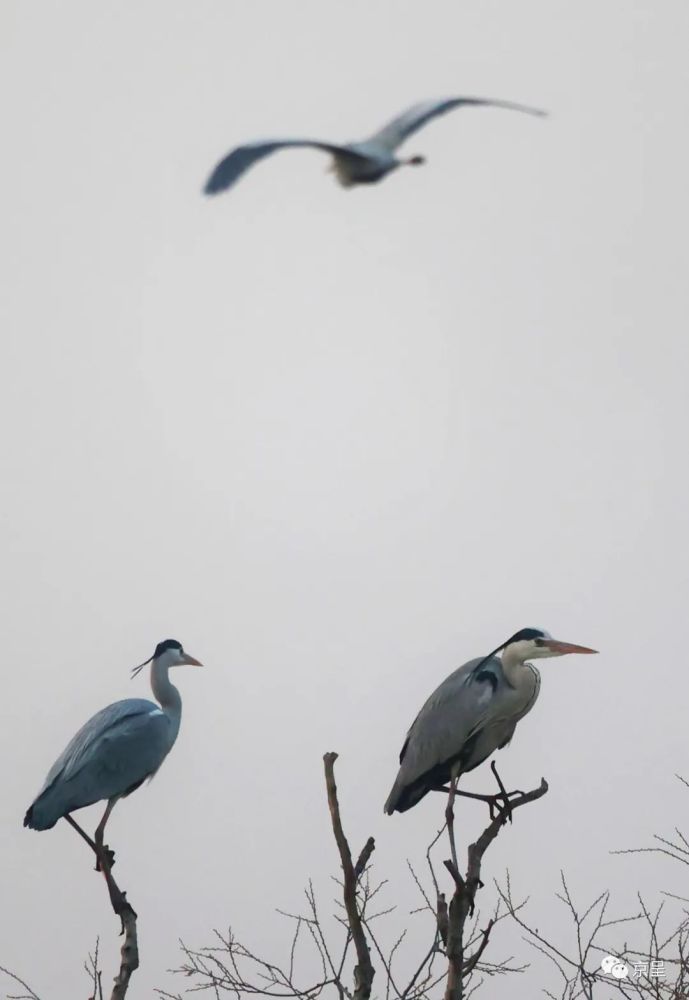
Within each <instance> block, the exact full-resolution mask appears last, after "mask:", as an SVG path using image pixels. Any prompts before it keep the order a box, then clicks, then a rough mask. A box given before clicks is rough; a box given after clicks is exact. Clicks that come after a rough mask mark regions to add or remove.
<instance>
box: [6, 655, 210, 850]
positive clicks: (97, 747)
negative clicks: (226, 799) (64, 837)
mask: <svg viewBox="0 0 689 1000" xmlns="http://www.w3.org/2000/svg"><path fill="white" fill-rule="evenodd" d="M149 663H150V664H151V688H152V689H153V694H154V695H155V697H156V698H157V699H158V702H159V703H160V704H159V705H157V704H156V703H155V702H153V701H147V700H146V699H145V698H126V699H125V700H124V701H116V702H114V704H112V705H108V706H107V708H103V709H101V711H100V712H97V713H96V715H94V716H93V717H92V718H91V719H89V721H88V722H87V723H86V724H85V725H83V726H82V727H81V729H80V730H79V732H78V733H77V734H76V736H74V738H73V739H72V740H71V742H70V743H69V744H68V745H67V747H66V748H65V749H64V751H63V752H62V753H61V754H60V756H59V757H58V759H57V760H56V761H55V763H54V764H53V766H52V767H51V769H50V771H49V772H48V777H47V778H46V779H45V782H44V784H43V788H42V789H41V791H40V792H39V794H38V796H37V797H36V798H35V799H34V801H33V802H32V804H31V805H30V806H29V808H28V810H27V813H26V816H25V817H24V826H28V827H31V829H32V830H49V829H50V828H51V827H53V826H55V824H56V823H57V821H58V820H59V819H61V818H63V817H64V818H65V819H66V820H67V821H68V823H70V825H71V826H73V827H74V828H75V830H76V831H77V832H78V833H79V834H80V836H82V837H83V838H84V840H86V842H87V843H88V844H89V845H90V846H91V848H92V849H93V850H94V851H95V853H96V857H97V858H98V860H99V861H100V857H101V853H102V852H103V850H104V848H103V833H104V831H105V824H106V823H107V821H108V817H109V816H110V813H111V812H112V810H113V807H114V805H115V803H116V802H117V800H118V799H121V798H124V797H125V796H127V795H131V793H132V792H133V791H135V790H136V789H137V788H138V787H139V785H141V784H143V782H144V781H145V780H146V778H152V777H153V775H154V774H155V773H156V771H157V770H158V768H159V767H160V765H161V764H162V763H163V761H164V760H165V758H166V757H167V755H168V754H169V752H170V750H171V749H172V747H173V745H174V742H175V740H176V739H177V733H178V732H179V725H180V721H181V718H182V699H181V697H180V694H179V691H178V690H177V688H176V687H175V686H174V685H173V684H172V683H171V682H170V679H169V677H168V671H169V669H170V667H176V666H180V665H182V664H190V665H192V666H197V667H200V666H201V663H200V662H199V660H197V659H195V658H194V657H193V656H190V655H189V654H188V653H185V652H184V650H183V649H182V646H181V643H179V642H177V640H176V639H166V640H165V641H164V642H159V643H158V645H157V646H156V649H155V652H154V654H153V656H151V657H149V659H148V660H145V661H144V662H143V663H140V664H139V666H138V667H134V669H133V670H132V677H134V676H136V674H138V673H139V671H141V670H143V668H144V667H145V666H146V665H147V664H149ZM101 800H107V806H106V808H105V812H104V813H103V818H102V819H101V821H100V823H99V824H98V827H97V829H96V833H95V842H94V841H92V840H91V838H90V837H89V836H88V835H87V834H86V833H85V832H84V831H83V830H82V829H81V827H80V826H79V825H78V823H76V821H75V820H74V819H73V818H72V816H71V813H72V812H74V811H75V810H76V809H83V808H84V806H90V805H92V804H93V803H94V802H100V801H101Z"/></svg>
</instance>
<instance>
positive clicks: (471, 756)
mask: <svg viewBox="0 0 689 1000" xmlns="http://www.w3.org/2000/svg"><path fill="white" fill-rule="evenodd" d="M595 652H597V651H596V650H595V649H589V648H588V646H575V645H574V644H573V643H571V642H560V640H558V639H553V637H552V636H551V635H549V633H548V632H544V631H543V630H542V629H537V628H523V629H521V631H519V632H516V633H515V634H514V635H513V636H512V637H511V638H510V639H508V640H507V642H503V643H502V644H501V645H500V646H498V647H497V649H494V650H493V652H492V653H489V655H488V656H483V657H479V658H478V659H476V660H469V662H468V663H465V664H464V665H463V666H461V667H458V668H457V670H455V671H454V672H453V673H451V674H450V676H449V677H446V678H445V680H444V681H443V682H442V684H440V685H439V687H437V688H436V689H435V691H434V692H433V694H432V695H431V696H430V698H429V699H428V701H427V702H426V703H425V705H424V706H423V708H422V709H421V711H420V712H419V714H418V715H417V716H416V718H415V719H414V722H413V723H412V726H411V729H410V730H409V732H408V733H407V738H406V740H405V741H404V746H403V747H402V751H401V753H400V769H399V772H398V774H397V778H396V779H395V783H394V785H393V786H392V791H391V792H390V795H389V796H388V800H387V802H386V803H385V807H384V810H385V812H386V813H388V814H389V815H392V813H394V812H406V811H407V809H411V808H412V806H415V805H416V804H417V802H420V801H421V799H422V798H423V797H424V795H426V794H427V793H428V792H431V791H436V790H438V791H447V788H446V787H445V786H446V784H447V782H456V780H457V779H458V778H459V776H460V775H462V774H465V773H466V772H467V771H473V769H474V768H475V767H478V765H479V764H482V763H483V761H484V760H486V759H487V758H488V757H490V755H491V754H492V753H493V752H494V751H495V750H501V749H502V748H503V747H505V746H507V744H508V743H509V742H510V740H511V739H512V737H513V735H514V730H515V729H516V726H517V723H518V722H519V720H520V719H522V718H523V717H524V716H525V715H526V713H527V712H529V711H531V709H532V708H533V706H534V703H535V701H536V698H538V693H539V690H540V687H541V675H540V674H539V672H538V670H536V668H535V667H534V665H533V664H532V663H529V662H528V660H529V659H536V658H539V659H541V658H543V657H546V656H563V655H564V654H565V653H595ZM498 654H502V655H501V656H500V655H498ZM495 774H496V777H497V772H495ZM498 781H499V779H498ZM500 787H501V791H502V793H503V796H505V794H506V793H505V792H504V788H503V787H502V784H501V785H500ZM459 794H464V795H469V796H470V797H471V798H482V799H484V800H488V801H490V799H491V798H495V796H478V795H473V794H471V793H468V792H464V793H459Z"/></svg>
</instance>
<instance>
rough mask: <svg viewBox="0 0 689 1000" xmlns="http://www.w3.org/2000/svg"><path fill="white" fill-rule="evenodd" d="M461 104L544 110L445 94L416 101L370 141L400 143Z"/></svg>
mask: <svg viewBox="0 0 689 1000" xmlns="http://www.w3.org/2000/svg"><path fill="white" fill-rule="evenodd" d="M464 106H467V107H468V106H474V107H475V106H488V107H492V108H507V110H509V111H523V112H525V113H526V114H529V115H539V116H541V117H542V116H544V115H546V114H547V112H546V111H541V110H539V109H538V108H531V107H528V106H527V105H525V104H513V103H512V102H511V101H492V100H490V99H488V98H484V97H448V98H444V99H442V100H435V101H424V102H423V103H421V104H415V105H414V107H412V108H409V109H408V110H407V111H405V112H404V113H403V114H401V115H399V117H398V118H394V119H393V120H392V121H391V122H389V123H388V124H387V125H385V127H384V128H382V129H380V131H379V132H376V133H375V135H372V136H371V138H370V140H369V141H370V142H375V143H378V144H380V145H381V146H384V147H385V148H386V149H388V150H390V151H391V152H392V150H394V149H396V148H397V147H398V146H400V145H401V144H402V143H403V142H404V140H405V139H406V138H408V136H410V135H411V134H412V133H413V132H417V131H418V130H419V129H420V128H423V126H424V125H427V124H428V122H429V121H431V120H432V119H433V118H437V117H438V116H439V115H444V114H446V113H447V112H448V111H453V110H454V109H455V108H461V107H464Z"/></svg>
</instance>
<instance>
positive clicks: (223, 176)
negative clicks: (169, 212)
mask: <svg viewBox="0 0 689 1000" xmlns="http://www.w3.org/2000/svg"><path fill="white" fill-rule="evenodd" d="M288 148H310V149H320V150H323V151H324V152H326V153H332V154H333V156H345V157H349V158H352V159H357V160H364V159H365V158H364V157H362V156H359V155H358V154H357V153H355V152H353V151H352V150H351V149H349V148H348V147H347V146H338V145H335V144H333V143H328V142H317V141H314V140H312V139H271V140H268V141H266V142H251V143H247V145H245V146H238V147H237V148H236V149H233V150H232V152H231V153H229V154H228V155H227V156H226V157H224V159H222V160H221V161H220V163H218V165H217V166H216V167H215V169H214V170H213V172H212V173H211V175H210V177H209V178H208V180H207V181H206V184H205V186H204V189H203V190H204V193H205V194H219V192H220V191H226V190H227V189H228V188H229V187H232V185H233V184H234V183H235V182H236V181H237V180H239V178H240V177H241V176H242V174H243V173H245V172H246V171H247V170H248V169H249V168H250V167H252V166H253V165H254V164H255V163H258V161H259V160H262V159H264V157H266V156H270V155H271V153H275V152H277V151H278V150H279V149H288Z"/></svg>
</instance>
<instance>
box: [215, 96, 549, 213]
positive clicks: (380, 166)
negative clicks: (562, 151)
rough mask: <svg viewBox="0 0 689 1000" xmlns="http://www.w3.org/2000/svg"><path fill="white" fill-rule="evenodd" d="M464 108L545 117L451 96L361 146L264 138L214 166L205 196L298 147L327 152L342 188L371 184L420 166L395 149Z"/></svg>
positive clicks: (413, 111)
mask: <svg viewBox="0 0 689 1000" xmlns="http://www.w3.org/2000/svg"><path fill="white" fill-rule="evenodd" d="M465 106H479V107H493V108H507V109H508V110H510V111H523V112H525V113H526V114H529V115H539V116H543V115H545V114H546V112H545V111H540V110H539V109H538V108H530V107H527V106H526V105H523V104H513V103H512V102H510V101H492V100H489V99H487V98H483V97H450V98H445V99H442V100H435V101H424V102H423V103H421V104H415V105H414V107H412V108H409V109H408V110H407V111H405V112H404V113H403V114H401V115H400V116H399V117H398V118H395V119H393V121H391V122H389V123H388V124H387V125H385V126H384V128H382V129H380V130H379V131H378V132H375V133H374V134H373V135H372V136H370V137H369V138H368V139H364V140H363V141H362V142H349V143H345V144H338V143H332V142H318V141H315V140H313V139H267V140H264V141H259V142H250V143H247V144H246V145H245V146H238V147H237V148H236V149H233V150H232V152H231V153H229V154H228V155H227V156H226V157H225V158H224V159H222V160H221V161H220V163H218V165H217V166H216V168H215V169H214V170H213V172H212V174H211V175H210V177H209V178H208V180H207V181H206V186H205V188H204V192H205V193H206V194H218V193H219V192H220V191H226V190H227V188H229V187H232V185H233V184H234V183H235V181H237V180H239V178H240V177H241V176H242V174H243V173H244V172H245V171H247V170H248V169H249V167H252V166H253V165H254V163H257V162H258V161H259V160H262V159H263V158H264V157H266V156H270V154H271V153H275V152H277V151H278V150H279V149H290V148H291V149H294V148H299V147H302V148H303V147H307V148H309V149H320V150H321V151H323V152H325V153H330V154H331V155H332V157H333V164H332V169H333V171H334V173H335V176H336V177H337V180H338V181H339V182H340V184H341V185H342V187H347V188H348V187H353V186H354V185H356V184H374V183H375V182H376V181H380V180H382V179H383V178H384V177H387V175H388V174H389V173H392V171H393V170H396V169H397V167H401V166H406V165H408V166H419V165H420V164H422V163H425V159H424V157H423V156H411V157H408V158H407V159H400V158H399V157H397V156H396V155H395V151H396V149H397V147H398V146H401V145H402V143H403V142H404V140H405V139H407V138H408V137H409V136H410V135H412V134H413V133H414V132H417V131H418V130H419V129H420V128H423V126H424V125H426V124H427V123H428V122H429V121H431V120H432V119H433V118H437V117H438V115H443V114H445V113H446V112H447V111H452V110H453V109H454V108H461V107H465Z"/></svg>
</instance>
